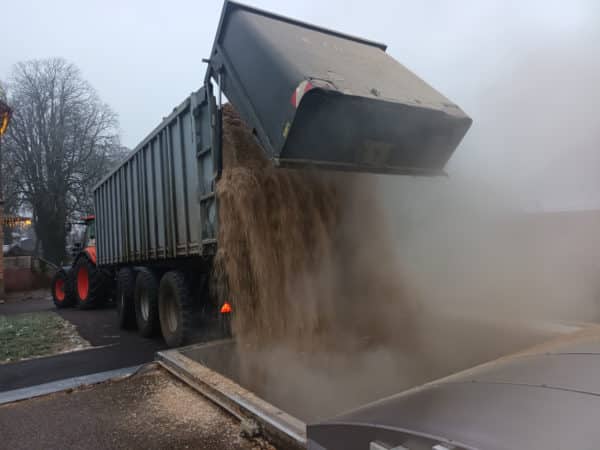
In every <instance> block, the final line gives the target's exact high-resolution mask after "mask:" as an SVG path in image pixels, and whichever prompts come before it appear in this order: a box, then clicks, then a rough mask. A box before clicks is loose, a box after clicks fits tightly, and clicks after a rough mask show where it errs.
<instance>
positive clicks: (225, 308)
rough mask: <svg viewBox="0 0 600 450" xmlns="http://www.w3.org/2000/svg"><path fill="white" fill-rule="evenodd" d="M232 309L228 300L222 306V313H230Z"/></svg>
mask: <svg viewBox="0 0 600 450" xmlns="http://www.w3.org/2000/svg"><path fill="white" fill-rule="evenodd" d="M231 311H232V309H231V305H230V304H229V303H227V302H225V303H223V306H221V314H229V313H230V312H231Z"/></svg>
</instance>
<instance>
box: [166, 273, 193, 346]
mask: <svg viewBox="0 0 600 450" xmlns="http://www.w3.org/2000/svg"><path fill="white" fill-rule="evenodd" d="M158 310H159V313H160V329H161V331H162V335H163V337H164V339H165V342H166V343H167V345H168V346H169V347H180V346H182V345H184V344H186V343H187V342H188V341H189V339H190V336H191V332H192V313H193V311H192V297H191V295H190V290H189V287H188V284H187V282H186V279H185V276H184V275H183V273H181V272H179V271H177V270H173V271H171V272H167V273H166V274H165V275H164V276H163V277H162V279H161V280H160V289H159V291H158Z"/></svg>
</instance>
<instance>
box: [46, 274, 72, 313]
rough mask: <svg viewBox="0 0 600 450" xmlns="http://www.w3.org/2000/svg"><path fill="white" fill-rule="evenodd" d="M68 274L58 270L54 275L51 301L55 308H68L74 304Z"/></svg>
mask: <svg viewBox="0 0 600 450" xmlns="http://www.w3.org/2000/svg"><path fill="white" fill-rule="evenodd" d="M69 278H70V277H69V273H68V272H67V271H65V270H64V269H60V270H58V271H57V272H56V274H54V277H52V282H51V285H50V286H51V290H52V300H53V301H54V305H55V306H56V307H57V308H68V307H70V306H73V305H74V304H75V297H74V295H73V290H72V286H71V283H70V280H69Z"/></svg>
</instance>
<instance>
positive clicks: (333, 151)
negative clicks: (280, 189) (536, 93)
mask: <svg viewBox="0 0 600 450" xmlns="http://www.w3.org/2000/svg"><path fill="white" fill-rule="evenodd" d="M385 49H386V47H385V45H382V44H378V43H374V42H370V41H367V40H364V39H360V38H356V37H352V36H347V35H344V34H341V33H337V32H334V31H330V30H326V29H323V28H319V27H316V26H313V25H310V24H306V23H302V22H298V21H296V20H292V19H288V18H285V17H281V16H277V15H274V14H271V13H268V12H264V11H261V10H257V9H254V8H250V7H247V6H243V5H240V4H238V3H234V2H226V3H225V7H224V10H223V15H222V18H221V24H220V26H219V30H218V33H217V37H216V40H215V44H214V48H213V52H212V55H211V69H210V70H209V76H212V77H214V78H215V79H216V80H218V81H220V82H221V86H222V88H223V90H224V92H225V94H226V95H227V97H228V98H229V99H230V100H231V102H232V103H233V105H234V106H235V107H236V109H237V110H238V111H239V112H240V113H241V115H242V117H243V118H244V120H245V121H246V122H247V123H249V124H250V125H251V126H252V127H253V128H254V129H255V130H256V134H257V136H258V138H259V140H260V141H261V143H262V144H263V147H264V148H265V150H266V152H267V154H268V156H269V158H271V159H272V160H273V161H274V163H275V164H278V165H281V166H293V167H296V166H306V165H308V166H317V167H323V168H332V169H342V170H352V171H368V172H377V173H406V174H439V173H442V171H443V168H444V166H445V164H446V162H447V161H448V159H449V158H450V156H451V155H452V153H453V152H454V150H455V149H456V147H457V146H458V144H459V143H460V141H461V139H462V138H463V136H464V135H465V133H466V132H467V130H468V128H469V126H470V125H471V119H470V118H469V117H467V116H466V115H465V113H464V112H463V111H462V110H461V109H460V108H459V107H458V106H457V105H455V104H454V103H453V102H452V101H450V100H448V99H447V98H446V97H444V96H443V95H442V94H440V93H439V92H437V91H436V90H435V89H433V88H432V87H431V86H429V85H428V84H427V83H425V82H424V81H423V80H421V79H420V78H419V77H417V76H416V75H415V74H413V73H412V72H410V71H409V70H408V69H406V68H405V67H404V66H402V65H401V64H400V63H398V62H397V61H396V60H395V59H393V58H392V57H391V56H389V55H388V54H387V53H386V52H385Z"/></svg>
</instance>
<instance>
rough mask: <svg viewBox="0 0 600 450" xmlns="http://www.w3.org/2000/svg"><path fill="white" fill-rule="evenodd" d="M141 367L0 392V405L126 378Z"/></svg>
mask: <svg viewBox="0 0 600 450" xmlns="http://www.w3.org/2000/svg"><path fill="white" fill-rule="evenodd" d="M143 366H144V365H143V364H142V365H138V366H131V367H125V368H122V369H115V370H108V371H106V372H97V373H92V374H89V375H82V376H80V377H73V378H65V379H63V380H57V381H51V382H49V383H44V384H38V385H37V386H30V387H26V388H21V389H14V390H11V391H5V392H0V405H5V404H7V403H13V402H18V401H21V400H28V399H31V398H35V397H41V396H43V395H48V394H54V393H57V392H62V391H66V390H68V389H75V388H78V387H81V386H85V385H92V384H98V383H102V382H104V381H108V380H114V379H122V378H126V377H128V376H130V375H133V374H134V373H136V372H137V371H138V370H140V368H142V367H143Z"/></svg>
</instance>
